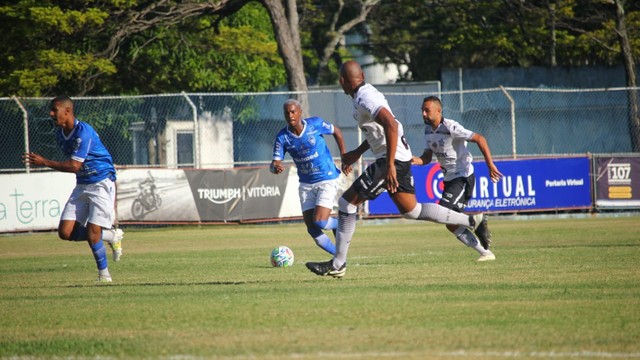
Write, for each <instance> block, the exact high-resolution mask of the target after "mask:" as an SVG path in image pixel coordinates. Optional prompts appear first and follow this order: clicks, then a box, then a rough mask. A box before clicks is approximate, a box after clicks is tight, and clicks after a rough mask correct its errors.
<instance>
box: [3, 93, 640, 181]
mask: <svg viewBox="0 0 640 360" xmlns="http://www.w3.org/2000/svg"><path fill="white" fill-rule="evenodd" d="M389 89H390V87H389V86H387V87H386V88H385V95H386V97H387V99H388V101H389V104H390V106H391V108H392V111H393V112H394V114H395V116H396V117H397V118H398V119H399V120H400V121H401V122H402V123H403V125H404V129H405V134H406V138H407V140H408V141H409V144H410V145H411V147H412V150H413V153H414V154H416V155H419V154H421V153H422V151H423V147H424V144H423V129H424V125H423V122H422V116H421V110H420V108H421V105H422V99H423V98H424V97H425V96H427V95H437V96H440V97H441V98H442V101H443V107H444V109H443V112H444V116H445V117H447V118H451V119H454V120H457V121H459V122H460V123H461V124H463V125H464V126H465V127H467V128H468V129H471V130H473V131H476V132H479V133H481V134H483V135H484V136H485V137H486V138H487V139H488V141H489V144H490V147H491V150H492V153H493V155H494V157H496V158H507V157H508V158H516V157H524V156H548V155H570V154H586V153H596V154H597V153H606V154H611V153H630V152H633V145H632V141H633V140H632V136H631V131H632V130H631V129H632V127H631V126H630V120H629V119H630V117H631V116H632V115H631V114H630V108H631V107H630V104H629V100H628V99H629V98H630V97H629V94H630V92H631V91H638V90H639V89H638V88H635V89H631V88H617V89H573V90H569V89H562V90H559V89H537V88H536V89H532V88H493V89H483V90H473V91H456V92H440V91H437V89H434V91H433V92H427V93H423V92H407V91H405V92H391V91H389ZM303 95H305V96H306V98H307V99H308V106H309V111H308V112H309V114H305V116H312V115H313V116H320V117H322V118H324V119H325V120H327V121H329V122H332V123H334V124H336V125H337V126H339V127H340V128H341V129H342V131H343V134H344V137H345V141H346V144H347V148H348V149H353V148H355V147H356V146H358V144H359V142H360V141H361V139H362V137H361V134H360V133H359V130H358V128H357V123H356V122H355V121H354V119H353V116H352V104H351V99H350V98H349V97H347V96H346V95H345V94H344V93H343V92H342V91H341V90H338V89H331V90H317V91H309V92H308V93H305V94H303ZM299 96H300V94H295V93H288V92H273V93H234V94H208V93H207V94H186V93H182V94H167V95H148V96H117V97H77V98H74V102H75V114H76V116H77V117H78V118H79V119H80V120H83V121H86V122H88V123H90V124H91V125H92V126H93V127H94V128H95V129H96V130H97V132H98V133H99V134H100V137H101V138H102V140H103V142H104V143H105V145H106V146H107V148H108V149H109V150H110V152H111V154H112V155H113V158H114V162H115V163H116V165H117V166H136V167H145V166H154V167H169V168H177V167H184V168H191V167H195V168H226V167H238V166H247V165H257V164H267V163H269V162H270V161H271V155H272V147H273V140H274V138H275V135H276V134H277V132H278V130H280V129H281V128H282V127H284V126H285V125H286V123H285V121H284V116H283V111H282V104H283V103H284V101H285V100H286V99H288V98H291V97H299ZM49 102H50V99H43V98H2V99H0V121H1V122H2V124H5V127H4V129H3V130H4V131H3V132H2V133H1V135H0V136H1V137H2V141H3V143H4V144H5V150H4V151H3V152H2V154H1V155H0V171H3V172H16V171H28V170H29V169H26V168H25V166H24V164H22V161H21V155H22V154H23V153H24V152H27V151H33V152H36V153H39V154H41V155H43V156H45V157H48V158H52V159H60V156H61V154H60V152H59V150H58V149H57V146H56V144H55V138H54V136H53V125H52V122H51V119H50V117H49ZM327 142H328V143H329V144H330V147H331V150H332V151H334V154H337V147H336V146H335V144H334V141H333V140H332V139H328V141H327ZM470 148H471V150H472V152H473V153H474V154H475V155H477V156H480V154H479V152H478V150H477V147H475V146H471V147H470Z"/></svg>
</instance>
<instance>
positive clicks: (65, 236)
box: [58, 229, 72, 240]
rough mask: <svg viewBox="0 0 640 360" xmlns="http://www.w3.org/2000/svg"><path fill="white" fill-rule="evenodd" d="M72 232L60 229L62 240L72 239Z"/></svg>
mask: <svg viewBox="0 0 640 360" xmlns="http://www.w3.org/2000/svg"><path fill="white" fill-rule="evenodd" d="M71 234H72V232H71V231H67V230H62V229H59V230H58V237H59V238H60V240H72V239H71Z"/></svg>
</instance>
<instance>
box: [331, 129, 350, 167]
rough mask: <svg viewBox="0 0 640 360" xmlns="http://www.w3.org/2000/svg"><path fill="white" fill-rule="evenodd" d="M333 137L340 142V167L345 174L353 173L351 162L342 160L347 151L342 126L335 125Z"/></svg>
mask: <svg viewBox="0 0 640 360" xmlns="http://www.w3.org/2000/svg"><path fill="white" fill-rule="evenodd" d="M333 138H334V139H335V140H336V144H338V149H339V150H340V162H341V164H340V167H341V170H342V172H343V173H344V174H345V175H349V174H350V173H351V171H352V170H353V168H352V167H351V164H345V163H344V161H343V160H342V158H343V156H344V154H345V153H346V151H347V150H346V147H345V145H344V138H343V137H342V130H340V128H338V127H337V126H335V125H334V126H333Z"/></svg>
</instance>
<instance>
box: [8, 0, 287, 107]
mask: <svg viewBox="0 0 640 360" xmlns="http://www.w3.org/2000/svg"><path fill="white" fill-rule="evenodd" d="M247 2H248V1H244V2H241V3H240V5H238V2H234V1H233V0H227V1H226V2H225V4H227V5H226V6H227V7H220V8H210V7H206V6H204V5H207V4H206V3H205V4H201V3H199V2H192V3H186V4H181V5H184V6H185V8H177V7H175V6H177V5H176V4H174V3H172V2H170V1H134V0H130V1H123V0H106V1H101V2H93V1H74V2H69V1H64V0H44V1H33V0H19V1H18V2H17V4H15V5H10V6H8V5H5V6H2V7H0V22H1V25H0V28H1V29H2V30H3V32H4V33H5V44H6V46H4V47H3V48H2V49H1V50H0V53H1V56H0V89H2V90H0V92H1V94H0V95H5V96H6V95H20V96H50V95H53V94H57V93H61V92H64V93H68V94H72V95H84V94H121V93H149V92H151V93H154V92H177V91H191V92H194V91H260V90H267V89H270V88H273V87H274V86H277V85H280V84H282V83H284V82H285V81H286V74H285V71H284V69H283V62H282V58H281V57H280V56H279V55H278V52H277V42H276V40H275V38H274V36H273V30H272V28H271V25H270V22H269V16H268V14H267V12H266V11H265V9H264V8H263V7H262V6H260V5H259V4H258V3H250V4H248V5H247V6H244V4H245V3H247ZM222 3H223V2H222V1H219V2H217V4H218V5H219V6H222V5H220V4H222ZM161 5H164V6H165V7H164V8H162V9H161V10H160V6H161ZM187 5H190V6H188V7H187ZM221 9H222V10H221ZM225 10H229V12H228V13H227V12H225ZM167 11H168V12H172V11H173V17H168V18H163V16H167V15H166V14H167ZM207 11H211V12H212V14H208V13H207ZM145 16H146V17H145ZM157 19H161V20H162V21H158V20H157ZM154 21H158V22H157V24H156V23H154ZM154 24H155V25H154Z"/></svg>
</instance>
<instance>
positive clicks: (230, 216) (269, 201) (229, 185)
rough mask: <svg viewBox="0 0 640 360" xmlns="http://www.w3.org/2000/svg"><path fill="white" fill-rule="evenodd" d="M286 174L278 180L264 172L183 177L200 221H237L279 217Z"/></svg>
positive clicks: (209, 172)
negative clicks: (188, 187) (187, 183)
mask: <svg viewBox="0 0 640 360" xmlns="http://www.w3.org/2000/svg"><path fill="white" fill-rule="evenodd" d="M289 171H290V169H285V172H284V173H282V174H280V175H281V176H282V177H280V178H278V177H276V176H274V175H273V174H271V172H269V170H268V169H266V168H257V169H240V170H219V171H212V170H202V171H197V170H192V171H187V172H186V174H187V179H188V180H189V184H190V185H191V191H192V192H193V198H194V199H195V202H196V206H197V208H198V213H199V214H200V218H201V219H202V220H203V221H220V220H222V221H236V220H251V219H261V218H276V217H278V215H279V214H280V207H281V206H282V198H283V195H284V192H285V187H286V179H287V178H288V172H289ZM283 180H284V181H283Z"/></svg>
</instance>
